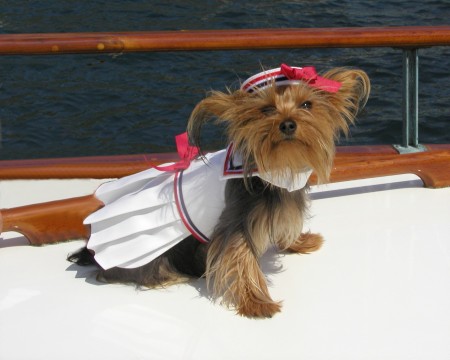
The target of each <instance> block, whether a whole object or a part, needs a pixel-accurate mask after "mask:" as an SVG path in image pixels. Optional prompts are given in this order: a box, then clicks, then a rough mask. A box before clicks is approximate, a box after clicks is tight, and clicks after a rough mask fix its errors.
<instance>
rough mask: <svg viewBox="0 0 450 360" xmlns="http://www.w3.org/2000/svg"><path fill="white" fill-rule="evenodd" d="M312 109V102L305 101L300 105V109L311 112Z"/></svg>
mask: <svg viewBox="0 0 450 360" xmlns="http://www.w3.org/2000/svg"><path fill="white" fill-rule="evenodd" d="M311 108H312V102H311V101H305V102H303V103H301V104H300V109H306V110H309V109H311Z"/></svg>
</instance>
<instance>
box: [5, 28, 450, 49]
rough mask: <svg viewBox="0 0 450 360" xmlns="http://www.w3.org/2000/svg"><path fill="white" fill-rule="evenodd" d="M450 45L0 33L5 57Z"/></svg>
mask: <svg viewBox="0 0 450 360" xmlns="http://www.w3.org/2000/svg"><path fill="white" fill-rule="evenodd" d="M446 45H450V26H406V27H372V28H356V27H355V28H304V29H245V30H189V31H182V30H181V31H149V32H98V33H57V34H0V55H36V54H69V53H124V52H144V51H149V52H150V51H186V50H189V51H204V50H242V49H281V48H286V49H289V48H325V47H327V48H332V47H335V48H336V47H338V48H352V47H399V48H419V47H429V46H446Z"/></svg>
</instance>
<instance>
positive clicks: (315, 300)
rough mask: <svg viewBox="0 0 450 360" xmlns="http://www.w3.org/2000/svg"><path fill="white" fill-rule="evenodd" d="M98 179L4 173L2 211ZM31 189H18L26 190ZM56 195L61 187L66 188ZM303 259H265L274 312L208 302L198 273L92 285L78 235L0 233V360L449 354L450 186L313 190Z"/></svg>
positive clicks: (79, 189)
mask: <svg viewBox="0 0 450 360" xmlns="http://www.w3.org/2000/svg"><path fill="white" fill-rule="evenodd" d="M97 185H98V181H86V180H72V181H63V180H59V181H55V180H53V181H3V182H0V207H3V208H5V207H13V206H18V205H24V204H27V203H34V202H41V201H44V200H50V199H55V198H61V197H66V196H68V197H71V196H76V195H85V194H89V193H92V191H93V190H94V189H95V188H96V187H97ZM25 189H29V190H25ZM62 194H65V195H64V196H63V195H62ZM312 197H313V198H314V200H313V201H312V208H311V219H310V221H309V222H308V225H307V226H308V228H310V229H311V231H312V232H320V233H322V235H323V236H324V237H325V239H326V242H325V245H324V247H323V248H322V249H321V250H320V251H318V252H316V253H313V254H310V255H279V254H276V253H275V252H274V251H269V253H268V254H267V255H266V256H264V258H263V259H262V268H263V270H264V272H265V274H266V275H267V277H268V279H269V282H270V291H271V294H272V296H273V298H274V299H276V300H283V310H282V312H281V313H280V314H278V315H276V316H274V317H273V318H271V319H265V320H254V319H247V318H242V317H240V316H237V315H235V314H234V312H233V311H231V310H228V309H225V308H223V307H222V306H220V305H219V304H214V303H212V302H210V300H209V299H208V297H207V292H206V287H205V281H204V280H203V279H200V280H197V281H194V282H193V283H192V284H189V285H181V286H176V287H170V288H168V289H164V290H149V291H137V290H135V289H134V288H133V287H131V286H125V285H107V284H101V283H98V282H97V281H96V280H95V278H94V277H93V275H92V271H93V270H94V268H93V267H87V268H86V267H79V266H76V265H74V264H71V263H69V262H67V261H66V260H65V259H66V256H67V254H68V253H70V252H72V251H74V250H77V249H78V248H79V247H81V246H82V245H83V243H82V242H81V241H75V242H68V243H63V244H58V245H48V246H44V247H31V246H21V245H20V244H23V243H24V239H23V238H22V237H21V236H19V235H17V234H14V233H7V234H4V235H3V236H4V237H3V238H2V239H0V247H1V248H0V359H5V360H10V359H46V360H50V359H58V360H59V359H127V360H131V359H164V360H167V359H195V360H197V359H227V360H229V359H258V360H261V359H308V360H312V359H313V360H315V359H325V360H330V359H333V360H339V359H343V360H351V359H355V360H362V359H377V360H378V359H383V360H388V359H392V360H394V359H395V360H400V359H421V360H423V359H433V360H438V359H442V360H444V359H445V360H448V359H450V281H449V278H450V188H445V189H425V188H423V187H422V183H421V181H420V179H419V178H417V177H415V176H413V175H404V176H395V177H386V178H377V179H372V180H365V181H354V182H346V183H341V184H334V185H329V186H323V187H315V188H313V190H312Z"/></svg>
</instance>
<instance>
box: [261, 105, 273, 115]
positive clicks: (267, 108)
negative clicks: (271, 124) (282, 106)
mask: <svg viewBox="0 0 450 360" xmlns="http://www.w3.org/2000/svg"><path fill="white" fill-rule="evenodd" d="M260 111H261V112H262V113H263V114H264V115H273V114H275V113H276V111H277V108H276V107H275V106H273V105H268V106H264V107H262V108H261V109H260Z"/></svg>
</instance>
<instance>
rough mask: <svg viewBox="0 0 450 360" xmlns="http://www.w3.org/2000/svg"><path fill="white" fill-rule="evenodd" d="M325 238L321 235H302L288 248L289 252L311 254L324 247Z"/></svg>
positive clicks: (308, 233)
mask: <svg viewBox="0 0 450 360" xmlns="http://www.w3.org/2000/svg"><path fill="white" fill-rule="evenodd" d="M322 244H323V237H322V235H320V234H311V233H310V232H307V233H304V234H301V235H300V237H299V238H298V239H297V240H296V241H295V242H294V243H293V244H292V245H291V246H289V247H288V251H291V252H295V253H300V254H309V253H311V252H313V251H317V250H319V249H320V248H321V247H322Z"/></svg>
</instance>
